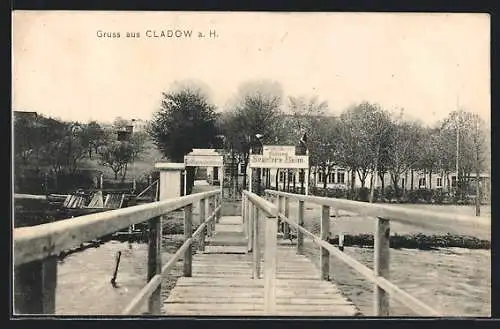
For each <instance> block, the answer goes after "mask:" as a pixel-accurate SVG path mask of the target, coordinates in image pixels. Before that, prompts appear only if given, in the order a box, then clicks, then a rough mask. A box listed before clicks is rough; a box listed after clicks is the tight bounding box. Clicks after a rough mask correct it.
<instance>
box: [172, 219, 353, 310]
mask: <svg viewBox="0 0 500 329" xmlns="http://www.w3.org/2000/svg"><path fill="white" fill-rule="evenodd" d="M214 233H215V234H214V236H213V237H212V238H210V239H207V247H206V249H205V252H199V253H197V254H196V255H194V256H193V264H192V277H181V278H179V280H178V281H177V284H176V285H175V287H174V289H173V290H172V291H171V292H170V295H169V297H168V299H167V301H166V303H165V304H164V306H163V313H164V314H166V315H191V316H192V315H195V316H196V315H199V316H210V315H214V316H215V315H217V316H259V315H261V316H262V315H264V316H265V315H271V316H329V317H330V316H355V315H357V314H358V310H357V308H356V306H355V305H354V304H353V303H352V302H350V301H349V300H347V298H345V297H344V296H343V295H342V294H341V292H340V291H339V289H338V288H337V287H336V286H335V285H334V284H333V283H331V282H328V281H323V280H320V273H319V271H318V270H317V269H316V268H315V266H314V265H313V264H312V263H311V262H310V261H309V260H308V259H307V258H306V257H305V256H302V255H297V253H296V249H295V248H293V247H291V246H286V245H280V246H278V254H277V272H276V277H277V279H276V302H277V303H276V311H275V312H274V313H273V314H266V313H265V311H264V280H263V279H262V274H261V279H253V278H252V254H251V253H247V240H246V238H245V233H244V231H243V225H242V222H241V217H239V216H227V217H222V218H221V219H220V221H219V223H218V224H216V226H215V232H214ZM262 263H263V261H262ZM261 268H263V264H262V265H261Z"/></svg>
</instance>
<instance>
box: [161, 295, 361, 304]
mask: <svg viewBox="0 0 500 329" xmlns="http://www.w3.org/2000/svg"><path fill="white" fill-rule="evenodd" d="M264 299H265V298H264V297H263V296H262V295H261V296H233V295H231V296H214V297H212V296H202V297H200V296H196V295H177V294H176V295H173V296H169V298H168V300H167V303H168V304H194V303H200V304H256V305H262V304H264ZM276 305H280V306H281V305H302V306H303V305H308V306H309V305H330V306H335V305H353V304H352V303H350V302H349V301H347V300H341V299H338V300H335V299H330V298H299V297H279V298H277V299H276V304H275V306H276Z"/></svg>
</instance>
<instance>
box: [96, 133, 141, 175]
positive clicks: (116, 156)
mask: <svg viewBox="0 0 500 329" xmlns="http://www.w3.org/2000/svg"><path fill="white" fill-rule="evenodd" d="M132 153H133V151H132V147H131V146H130V143H129V142H128V141H116V140H113V141H109V142H108V143H107V144H106V145H103V146H101V147H100V148H99V158H100V159H99V164H101V165H102V166H105V167H108V168H110V169H111V170H112V171H113V173H114V175H115V179H118V173H119V172H120V171H122V170H123V168H124V167H125V166H126V165H127V164H128V163H129V162H131V161H132V157H133V156H132ZM123 180H124V177H123V176H122V181H123Z"/></svg>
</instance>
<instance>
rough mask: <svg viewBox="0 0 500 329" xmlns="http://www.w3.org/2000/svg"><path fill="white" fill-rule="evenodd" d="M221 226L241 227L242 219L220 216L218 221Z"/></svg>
mask: <svg viewBox="0 0 500 329" xmlns="http://www.w3.org/2000/svg"><path fill="white" fill-rule="evenodd" d="M219 224H221V225H242V224H243V219H242V218H241V216H222V217H221V218H220V220H219Z"/></svg>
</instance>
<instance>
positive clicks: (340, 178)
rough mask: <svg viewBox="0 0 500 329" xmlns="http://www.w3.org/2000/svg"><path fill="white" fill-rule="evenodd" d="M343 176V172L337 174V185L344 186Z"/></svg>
mask: <svg viewBox="0 0 500 329" xmlns="http://www.w3.org/2000/svg"><path fill="white" fill-rule="evenodd" d="M344 175H345V174H344V173H343V172H339V173H337V183H339V184H344Z"/></svg>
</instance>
